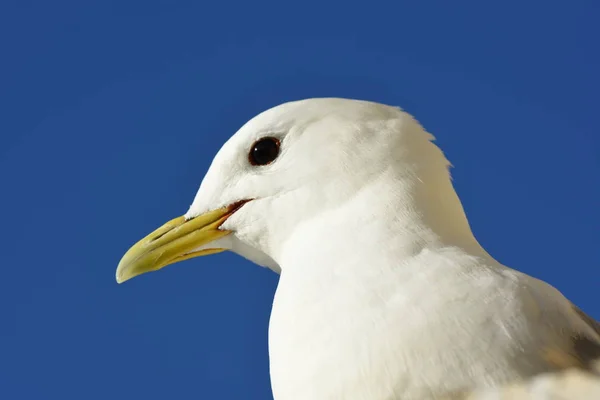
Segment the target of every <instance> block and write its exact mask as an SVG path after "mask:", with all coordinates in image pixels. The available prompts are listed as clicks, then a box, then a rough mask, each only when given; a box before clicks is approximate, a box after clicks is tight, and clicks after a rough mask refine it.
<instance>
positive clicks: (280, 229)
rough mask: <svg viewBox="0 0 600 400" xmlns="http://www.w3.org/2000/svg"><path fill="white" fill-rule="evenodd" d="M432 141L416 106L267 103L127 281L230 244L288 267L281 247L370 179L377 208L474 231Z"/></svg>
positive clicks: (460, 232) (150, 240)
mask: <svg viewBox="0 0 600 400" xmlns="http://www.w3.org/2000/svg"><path fill="white" fill-rule="evenodd" d="M432 140H433V136H432V135H430V134H429V133H427V132H425V131H424V130H423V128H422V127H421V126H420V125H419V123H418V122H417V121H415V120H414V119H413V118H412V117H411V116H410V115H409V114H407V113H405V112H403V111H402V110H400V109H399V108H396V107H390V106H386V105H382V104H377V103H372V102H366V101H357V100H347V99H337V98H323V99H308V100H302V101H296V102H291V103H286V104H282V105H280V106H277V107H274V108H272V109H270V110H267V111H265V112H263V113H261V114H259V115H258V116H256V117H254V118H253V119H252V120H250V121H249V122H248V123H246V124H245V125H244V126H243V127H242V128H241V129H240V130H239V131H238V132H237V133H236V134H235V135H233V136H232V137H231V138H230V139H229V140H228V141H227V142H226V143H225V144H224V145H223V147H222V148H221V150H220V151H219V152H218V153H217V155H216V157H215V158H214V160H213V162H212V165H211V166H210V169H209V170H208V172H207V174H206V176H205V178H204V180H203V181H202V184H201V185H200V189H199V190H198V193H197V195H196V197H195V199H194V201H193V203H192V205H191V207H190V209H189V211H188V212H187V213H186V214H185V216H183V217H180V218H177V219H175V220H173V221H171V222H169V223H167V224H165V225H164V226H163V227H161V228H159V229H158V230H157V231H155V232H153V233H152V234H150V235H148V236H147V237H146V238H144V239H142V240H141V241H140V242H139V243H138V244H136V245H135V246H133V247H132V249H130V250H129V252H128V253H127V254H126V255H125V256H124V257H123V260H121V263H120V265H119V268H118V270H117V280H118V281H124V280H127V279H129V278H131V277H133V276H136V275H139V274H141V273H143V272H147V271H150V270H156V269H159V268H162V267H163V266H165V265H168V264H171V263H174V262H177V261H180V260H183V259H187V258H191V257H195V256H198V255H204V254H208V253H214V252H218V251H222V250H232V251H234V252H236V253H238V254H240V255H242V256H243V257H246V258H248V259H250V260H252V261H254V262H255V263H257V264H259V265H263V266H267V267H269V268H271V269H273V270H275V271H280V270H281V265H279V260H280V251H281V248H282V246H283V244H284V243H285V242H286V240H287V238H288V237H290V235H292V234H293V232H294V231H295V230H296V229H297V228H298V227H299V226H301V225H302V224H303V223H305V222H306V221H309V220H311V219H314V218H317V217H318V216H319V215H320V214H322V213H324V212H326V211H327V210H329V209H332V208H335V207H338V206H339V205H340V204H341V203H344V202H346V201H348V199H351V198H353V197H355V196H357V195H358V194H359V193H360V192H361V191H362V190H363V189H365V188H366V187H370V188H373V189H375V190H378V191H380V192H381V198H382V199H385V200H382V204H380V205H372V206H373V207H393V208H394V209H397V210H398V213H397V215H395V216H394V223H399V224H400V225H402V223H403V222H402V218H403V215H405V216H406V218H408V219H411V221H406V223H408V222H411V223H414V222H415V221H414V220H415V219H417V220H420V221H422V222H424V223H427V224H428V225H429V226H432V229H433V230H434V231H436V230H437V231H436V232H435V234H436V235H440V236H449V237H462V236H465V235H466V236H470V230H469V227H468V223H467V222H466V218H465V217H464V213H463V211H462V207H461V205H460V202H459V201H458V198H457V197H456V195H455V193H454V190H453V188H452V185H451V182H450V176H449V173H448V167H449V163H448V161H447V160H446V158H445V157H444V155H443V154H442V152H441V151H440V150H439V149H438V148H437V146H435V145H434V144H433V143H432ZM257 158H258V159H257ZM260 164H265V165H260ZM383 177H384V178H385V182H386V184H385V185H382V184H379V183H381V182H382V178H383ZM369 206H370V205H367V207H369ZM373 216H374V217H377V213H373ZM448 222H451V224H448ZM436 225H437V226H439V229H437V228H436ZM448 225H451V226H452V228H451V229H452V230H453V231H452V232H449V231H448V232H446V231H444V230H447V229H449V228H447V226H448ZM340 229H344V228H343V227H340Z"/></svg>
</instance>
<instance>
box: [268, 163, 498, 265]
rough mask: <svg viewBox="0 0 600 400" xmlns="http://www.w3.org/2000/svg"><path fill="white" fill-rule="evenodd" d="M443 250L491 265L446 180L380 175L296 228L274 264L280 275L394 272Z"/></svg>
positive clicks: (440, 175)
mask: <svg viewBox="0 0 600 400" xmlns="http://www.w3.org/2000/svg"><path fill="white" fill-rule="evenodd" d="M390 181H393V184H390ZM449 248H452V249H454V250H455V251H457V252H460V253H461V254H464V255H465V256H474V257H483V258H486V259H490V260H491V257H490V256H489V255H488V254H487V252H486V251H485V250H484V249H483V248H482V247H481V246H480V245H479V243H478V242H477V240H476V239H475V237H474V236H473V233H472V231H471V228H470V226H469V222H468V220H467V218H466V216H465V213H464V210H463V207H462V204H461V202H460V200H459V198H458V196H457V194H456V192H455V191H454V188H453V187H452V183H451V181H450V179H449V177H448V175H447V174H437V175H435V174H431V175H429V176H426V177H422V178H421V179H408V177H398V176H390V175H385V174H384V175H381V176H380V177H379V178H378V179H374V180H373V181H372V182H370V183H369V185H368V186H365V188H364V189H363V190H361V191H360V192H359V193H358V194H357V195H355V196H352V197H350V198H348V199H345V200H344V201H342V202H340V203H338V206H337V207H335V208H331V209H329V210H327V212H323V213H322V214H320V215H319V216H318V218H314V219H312V220H309V221H307V222H306V223H303V224H302V225H300V226H298V228H297V229H296V230H295V231H294V232H293V234H291V235H290V236H289V237H288V240H286V241H285V243H284V244H283V245H282V247H281V248H280V249H279V250H280V251H279V254H278V258H279V260H278V262H279V264H280V265H281V267H282V269H283V270H285V269H286V268H290V269H291V268H296V267H298V268H307V266H306V264H307V263H310V262H311V261H312V263H313V264H315V265H316V264H320V263H321V262H324V261H328V262H331V263H335V264H336V265H337V267H336V268H337V269H343V268H349V269H350V268H352V266H356V267H357V268H360V269H362V270H364V269H368V268H400V267H401V266H402V265H405V264H407V263H409V262H410V260H411V258H413V257H415V256H417V255H419V254H420V253H421V252H423V251H437V250H441V249H449ZM359 250H360V251H359ZM300 263H301V265H300ZM377 263H381V265H377ZM364 264H366V266H365V265H364ZM373 264H375V265H373Z"/></svg>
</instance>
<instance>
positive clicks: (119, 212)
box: [0, 0, 600, 400]
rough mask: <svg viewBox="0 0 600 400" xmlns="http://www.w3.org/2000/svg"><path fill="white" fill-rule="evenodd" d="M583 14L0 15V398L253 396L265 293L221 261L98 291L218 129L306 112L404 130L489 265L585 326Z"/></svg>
mask: <svg viewBox="0 0 600 400" xmlns="http://www.w3.org/2000/svg"><path fill="white" fill-rule="evenodd" d="M484 3H486V4H484ZM599 16H600V6H599V5H598V3H597V2H596V1H592V0H587V1H585V0H570V1H541V0H538V1H529V2H522V1H516V0H506V1H503V2H495V4H493V5H492V4H490V2H481V1H474V0H469V1H462V2H448V1H441V0H440V1H428V0H422V1H419V2H415V1H396V2H388V3H382V2H377V1H370V2H366V3H365V2H355V3H352V2H343V3H341V2H340V3H335V4H334V3H329V2H323V1H313V0H308V1H304V2H292V3H284V2H275V1H269V2H264V1H263V2H244V1H236V2H222V3H219V2H200V1H195V2H192V1H164V0H163V1H125V0H121V1H118V2H117V1H107V0H103V1H61V0H57V1H53V2H49V1H35V0H33V1H29V2H23V1H20V2H17V1H14V0H8V1H3V2H2V4H1V5H0V57H1V59H2V62H1V63H0V110H1V111H0V183H1V189H0V221H2V229H1V230H0V249H1V253H2V259H1V268H2V278H1V279H0V321H1V323H0V324H1V325H0V343H1V344H0V398H5V399H12V400H16V399H82V398H85V399H103V400H104V399H107V398H109V399H112V400H117V399H132V398H133V399H146V400H152V399H165V398H173V399H192V398H196V399H197V398H218V399H242V398H244V399H246V398H248V399H269V398H271V392H270V383H269V376H268V357H267V326H268V317H269V312H270V305H271V301H272V296H273V292H274V290H275V287H276V284H277V276H276V275H275V274H273V273H272V272H270V271H268V270H265V269H262V268H259V267H257V266H254V265H251V264H250V263H248V262H246V261H244V260H242V259H241V258H238V257H236V256H235V255H233V254H219V255H215V256H212V257H210V258H200V259H195V260H191V261H187V262H185V263H182V264H178V265H177V266H173V267H171V268H167V269H165V270H163V271H160V272H158V273H154V274H148V275H145V276H142V277H140V278H137V279H134V280H133V281H131V282H128V283H127V284H125V285H120V286H119V285H117V284H116V283H115V280H114V272H115V268H116V266H117V263H118V261H119V259H120V257H121V256H122V254H123V253H124V251H126V250H127V248H128V247H129V246H130V245H131V244H132V243H133V242H135V241H136V240H137V239H139V238H141V237H142V236H143V235H145V234H146V233H148V232H149V231H150V230H151V229H154V228H155V227H156V226H158V225H159V224H161V223H162V222H164V221H165V220H167V219H168V218H172V217H175V216H177V215H180V214H182V213H183V212H185V211H186V210H187V207H188V205H189V204H190V202H191V201H192V198H193V195H194V194H195V192H196V190H197V187H198V185H199V183H200V181H201V179H202V177H203V174H204V173H205V171H206V169H207V168H208V165H209V163H210V161H211V159H212V157H213V155H214V154H215V152H216V151H217V150H218V149H219V147H220V146H221V144H222V143H223V142H224V141H225V140H226V139H227V138H228V137H229V136H230V135H232V134H233V133H234V132H235V131H236V130H237V128H238V127H239V126H241V125H242V124H243V123H244V122H245V121H246V120H247V119H249V118H251V117H252V116H253V115H255V114H256V113H258V112H260V111H262V110H264V109H266V108H269V107H271V106H274V105H277V104H279V103H281V102H283V101H287V100H294V99H300V98H306V97H320V96H339V97H353V98H360V99H367V100H375V101H379V102H384V103H388V104H394V105H399V106H402V107H403V108H405V109H406V110H407V111H409V112H410V113H412V114H414V115H415V116H416V117H417V118H418V119H419V120H420V121H421V122H422V123H423V124H424V125H425V127H426V128H427V129H428V130H429V131H431V132H432V133H434V134H435V135H436V136H437V138H438V143H439V145H440V146H442V148H443V149H444V151H445V152H446V154H447V156H448V157H449V158H450V160H451V161H452V163H453V164H454V166H455V168H454V170H453V176H454V182H455V186H456V188H457V190H458V192H459V195H460V196H461V198H462V200H463V203H464V205H465V208H466V211H467V214H468V216H469V218H470V220H471V223H472V226H473V229H474V232H475V234H476V236H477V237H478V238H479V240H480V242H481V243H482V244H483V245H484V246H485V247H486V248H487V249H488V251H489V252H491V253H492V254H493V255H494V256H495V257H496V258H498V259H499V260H500V261H502V262H503V263H505V264H507V265H509V266H511V267H513V268H517V269H520V270H522V271H525V272H527V273H530V274H532V275H535V276H537V277H539V278H542V279H544V280H547V281H549V282H551V283H552V284H554V285H555V286H557V287H558V288H559V289H560V290H561V291H563V293H565V294H566V295H567V296H568V297H569V298H571V299H572V300H573V301H574V302H576V303H577V304H579V305H580V306H581V307H582V308H583V309H584V310H586V311H587V312H589V313H590V314H591V315H593V316H595V317H596V318H599V317H600V305H599V303H598V295H597V293H598V284H599V281H600V245H599V241H600V212H599V205H600V185H599V182H600V136H599V133H598V132H599V124H598V121H597V120H596V117H597V114H598V104H599V99H598V93H600V78H599V75H598V71H600V54H599V53H598V47H597V40H598V37H600V25H598V23H597V21H598V17H599Z"/></svg>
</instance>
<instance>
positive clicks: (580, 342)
mask: <svg viewBox="0 0 600 400" xmlns="http://www.w3.org/2000/svg"><path fill="white" fill-rule="evenodd" d="M572 307H573V310H574V311H575V312H576V313H577V315H579V317H580V318H581V319H582V320H583V321H584V322H585V323H586V324H588V325H589V326H590V327H591V328H592V329H593V330H594V332H596V336H597V337H595V338H590V337H589V336H586V335H585V334H577V335H575V336H573V337H572V339H571V340H572V346H573V348H572V352H573V356H575V357H576V358H577V359H578V360H579V362H580V363H581V364H582V366H583V367H584V368H585V369H588V370H595V371H596V372H599V373H600V322H598V321H596V320H595V319H593V318H592V317H590V316H589V315H587V314H586V313H584V312H583V311H582V310H581V309H580V308H579V307H577V306H576V305H574V304H572Z"/></svg>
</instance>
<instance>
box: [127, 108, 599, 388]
mask: <svg viewBox="0 0 600 400" xmlns="http://www.w3.org/2000/svg"><path fill="white" fill-rule="evenodd" d="M267 136H269V137H275V138H277V139H278V140H279V141H280V143H281V149H280V153H279V155H278V157H277V158H276V159H275V160H274V161H273V162H272V163H270V164H268V165H265V166H258V167H257V166H255V165H252V164H251V163H249V162H248V152H249V150H250V149H251V147H252V146H253V143H255V142H256V140H258V139H260V138H262V137H267ZM432 140H433V137H432V136H431V135H430V134H429V133H427V132H425V130H424V129H423V128H422V127H421V126H420V125H419V123H418V122H416V121H415V120H414V119H413V118H412V117H411V116H410V115H408V114H407V113H405V112H403V111H401V110H400V109H398V108H395V107H389V106H385V105H381V104H377V103H371V102H364V101H356V100H346V99H310V100H304V101H298V102H292V103H287V104H283V105H280V106H278V107H275V108H273V109H271V110H268V111H266V112H264V113H262V114H260V115H258V116H257V117H255V118H254V119H252V120H251V121H249V122H248V123H247V124H246V125H244V126H243V127H242V128H241V129H240V130H239V131H238V132H237V133H236V134H235V135H234V136H233V137H232V138H231V139H230V140H229V141H228V142H227V143H225V145H224V146H223V147H222V149H221V150H220V151H219V153H218V154H217V155H216V157H215V159H214V161H213V163H212V165H211V167H210V169H209V171H208V173H207V175H206V177H205V179H204V180H203V182H202V184H201V187H200V189H199V191H198V194H197V196H196V198H195V200H194V202H193V204H192V205H191V207H190V209H189V211H188V212H187V214H186V219H187V220H193V219H194V218H195V217H197V216H200V215H203V214H205V213H206V212H208V211H210V210H215V209H218V208H220V207H226V206H229V205H231V204H234V203H236V202H238V201H247V200H250V201H248V202H247V203H245V204H244V205H243V206H242V207H241V208H239V209H237V210H236V211H235V212H234V213H232V214H231V215H228V217H227V219H226V220H225V221H224V223H223V224H222V226H221V229H222V230H228V231H231V232H232V233H231V234H230V235H228V236H224V237H221V238H219V239H218V240H216V241H213V242H210V243H208V244H205V243H203V244H202V246H199V247H198V248H197V249H195V250H194V251H200V250H205V249H210V248H226V249H229V250H232V251H234V252H236V253H238V254H240V255H242V256H243V257H246V258H247V259H250V260H252V261H254V262H255V263H257V264H260V265H263V266H266V267H269V268H271V269H273V270H274V271H276V272H278V273H281V278H280V282H279V286H278V288H277V292H276V295H275V299H274V302H273V311H272V315H271V321H270V327H269V352H270V360H271V380H272V386H273V393H274V396H275V399H276V400H307V399H310V400H333V399H345V400H390V399H403V400H413V399H414V400H416V399H419V400H420V399H429V398H431V399H436V398H446V397H453V396H454V397H458V396H460V395H462V393H464V392H465V391H468V390H471V389H473V388H476V387H490V386H498V385H501V384H506V383H509V382H514V381H518V380H522V379H525V378H529V377H532V376H534V375H537V374H540V373H543V372H548V371H554V370H560V369H563V368H568V367H579V368H587V367H588V366H589V363H590V362H592V360H593V359H594V358H595V357H598V356H600V330H599V327H598V325H597V323H596V322H595V321H593V320H592V319H590V318H589V317H587V316H586V315H585V314H583V312H581V311H580V310H579V309H577V308H576V307H574V306H573V305H572V304H571V303H570V302H569V301H568V300H567V299H566V298H565V297H563V296H562V295H561V294H560V293H559V291H557V290H556V289H554V288H553V287H552V286H550V285H548V284H546V283H544V282H542V281H540V280H537V279H535V278H532V277H530V276H528V275H525V274H523V273H520V272H518V271H515V270H513V269H510V268H507V267H505V266H503V265H501V264H500V263H498V262H497V261H496V260H494V258H492V257H491V256H490V255H489V254H488V253H487V252H486V251H485V250H484V249H483V248H482V247H481V246H480V245H479V243H478V242H477V240H476V239H475V237H474V236H473V234H472V232H471V229H470V227H469V223H468V221H467V218H466V216H465V213H464V211H463V208H462V205H461V203H460V200H459V198H458V196H457V195H456V193H455V191H454V189H453V187H452V183H451V179H450V175H449V172H448V166H449V162H448V161H447V160H446V158H445V157H444V155H443V153H442V152H441V151H440V150H439V149H438V148H437V146H435V144H434V143H433V142H432ZM188 253H189V252H188ZM119 268H121V267H119Z"/></svg>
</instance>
